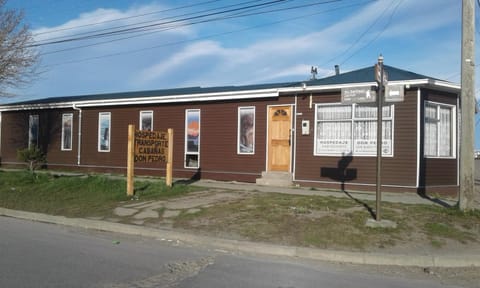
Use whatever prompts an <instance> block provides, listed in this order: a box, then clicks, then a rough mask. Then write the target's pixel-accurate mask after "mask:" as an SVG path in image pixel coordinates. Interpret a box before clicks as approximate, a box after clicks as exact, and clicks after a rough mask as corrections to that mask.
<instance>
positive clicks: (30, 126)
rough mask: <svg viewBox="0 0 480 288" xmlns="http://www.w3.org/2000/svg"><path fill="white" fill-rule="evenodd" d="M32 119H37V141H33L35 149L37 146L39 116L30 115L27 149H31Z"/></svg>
mask: <svg viewBox="0 0 480 288" xmlns="http://www.w3.org/2000/svg"><path fill="white" fill-rule="evenodd" d="M33 119H37V139H35V147H37V146H38V138H39V137H40V136H39V133H40V131H38V130H40V116H39V115H38V114H31V115H29V116H28V148H32V140H33V139H32V133H31V130H32V126H33V125H32V124H33Z"/></svg>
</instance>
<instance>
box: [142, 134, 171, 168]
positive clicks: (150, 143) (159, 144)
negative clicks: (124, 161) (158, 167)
mask: <svg viewBox="0 0 480 288" xmlns="http://www.w3.org/2000/svg"><path fill="white" fill-rule="evenodd" d="M167 154H168V133H166V132H160V131H145V130H136V131H135V162H156V161H162V162H166V161H167Z"/></svg>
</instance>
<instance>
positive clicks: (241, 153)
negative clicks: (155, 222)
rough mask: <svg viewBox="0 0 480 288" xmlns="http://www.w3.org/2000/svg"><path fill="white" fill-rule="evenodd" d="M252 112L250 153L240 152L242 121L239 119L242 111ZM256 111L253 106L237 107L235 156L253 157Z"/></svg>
mask: <svg viewBox="0 0 480 288" xmlns="http://www.w3.org/2000/svg"><path fill="white" fill-rule="evenodd" d="M249 110H250V111H252V112H253V128H252V130H253V132H252V133H253V139H252V151H250V152H247V151H242V149H241V147H242V142H241V141H242V137H243V135H242V119H241V112H242V111H249ZM255 114H256V111H255V106H240V107H238V115H237V154H239V155H255V118H256V115H255Z"/></svg>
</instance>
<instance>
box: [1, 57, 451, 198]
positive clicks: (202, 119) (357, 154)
mask: <svg viewBox="0 0 480 288" xmlns="http://www.w3.org/2000/svg"><path fill="white" fill-rule="evenodd" d="M385 70H386V71H387V72H388V75H389V79H388V80H389V82H388V87H387V88H388V89H387V91H386V94H387V95H388V96H389V97H390V98H389V99H386V101H387V102H385V103H384V106H383V113H382V118H383V128H382V130H383V132H382V137H383V143H382V154H383V161H382V185H383V189H382V190H384V191H410V192H425V191H428V192H431V191H434V192H436V193H456V192H457V190H458V149H457V147H458V132H457V131H458V130H459V129H458V119H459V117H458V115H459V104H458V99H459V93H460V87H459V86H458V85H455V84H452V83H450V82H446V81H442V80H438V79H434V78H431V77H428V76H423V75H419V74H416V73H412V72H408V71H404V70H400V69H397V68H394V67H390V66H385ZM374 75H375V74H374V68H373V67H368V68H364V69H360V70H356V71H352V72H347V73H342V74H337V75H334V76H331V77H327V78H323V79H314V80H309V81H304V82H291V83H277V84H263V85H250V86H230V87H213V88H201V87H192V88H182V89H168V90H156V91H140V92H126V93H113V94H100V95H86V96H74V97H57V98H47V99H41V100H32V101H27V102H22V103H12V104H7V105H3V106H0V113H1V114H0V123H1V126H0V128H1V130H0V137H1V139H0V140H1V141H0V145H1V146H0V153H1V154H0V156H1V165H2V166H3V167H10V166H18V165H21V163H19V161H18V160H17V157H16V154H17V150H18V149H21V148H25V147H28V146H31V145H36V146H38V147H40V148H41V149H42V150H43V151H44V152H45V153H46V155H47V164H46V166H47V168H48V169H58V170H81V171H96V172H112V173H126V164H127V133H128V130H127V127H128V125H129V124H134V125H136V126H137V127H139V128H140V129H142V130H155V131H158V130H160V131H163V130H167V129H168V128H173V129H174V156H173V176H174V177H178V178H192V177H193V178H195V177H196V178H204V179H216V180H224V181H233V180H234V181H242V182H255V181H257V183H260V184H270V183H272V181H276V182H275V183H280V184H282V183H283V184H285V185H288V184H298V185H300V186H317V187H326V188H333V189H349V190H366V191H374V190H375V183H376V177H375V176H376V172H375V171H376V134H377V133H376V131H377V130H376V129H377V128H376V127H377V125H376V123H377V108H376V106H375V105H376V104H375V103H363V102H368V101H369V99H375V98H374V96H375V95H376V90H377V86H378V85H377V83H376V82H375V80H374ZM402 96H403V97H402ZM351 97H353V99H354V100H353V102H356V103H352V101H351ZM349 99H350V100H349ZM359 102H362V103H359ZM135 174H137V175H141V174H144V175H159V176H164V175H165V164H164V163H162V162H152V163H136V165H135ZM272 175H273V176H272ZM279 175H280V178H281V179H282V180H283V181H278V180H271V179H274V178H278V177H279Z"/></svg>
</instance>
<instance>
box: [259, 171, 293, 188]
mask: <svg viewBox="0 0 480 288" xmlns="http://www.w3.org/2000/svg"><path fill="white" fill-rule="evenodd" d="M256 183H257V184H258V185H264V186H278V187H289V186H293V176H292V173H290V172H276V171H268V172H267V171H264V172H262V178H257V180H256Z"/></svg>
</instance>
